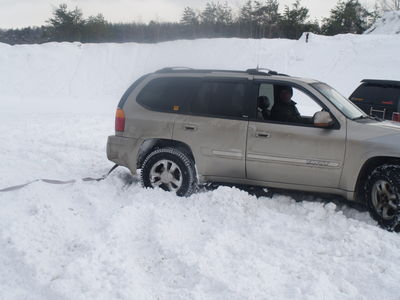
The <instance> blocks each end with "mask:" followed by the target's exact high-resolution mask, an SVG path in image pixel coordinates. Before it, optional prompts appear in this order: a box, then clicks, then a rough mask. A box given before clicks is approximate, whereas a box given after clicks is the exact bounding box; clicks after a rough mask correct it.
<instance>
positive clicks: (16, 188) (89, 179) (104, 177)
mask: <svg viewBox="0 0 400 300" xmlns="http://www.w3.org/2000/svg"><path fill="white" fill-rule="evenodd" d="M117 167H118V165H117V164H115V165H114V166H113V167H112V168H111V169H110V171H108V173H107V174H105V175H103V176H101V177H99V178H92V177H85V178H82V179H81V180H82V181H101V180H104V179H106V178H107V177H108V175H110V174H111V172H112V171H114V170H115V169H116V168H117ZM38 181H42V182H45V183H49V184H68V183H75V182H76V179H72V180H54V179H36V180H32V181H30V182H27V183H24V184H20V185H14V186H10V187H7V188H4V189H1V190H0V193H1V192H11V191H15V190H19V189H22V188H23V187H26V186H27V185H30V184H32V183H34V182H38Z"/></svg>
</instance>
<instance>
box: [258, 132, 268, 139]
mask: <svg viewBox="0 0 400 300" xmlns="http://www.w3.org/2000/svg"><path fill="white" fill-rule="evenodd" d="M256 137H259V138H264V139H267V138H269V137H271V135H270V134H269V133H268V132H264V131H256Z"/></svg>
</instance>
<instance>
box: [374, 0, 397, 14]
mask: <svg viewBox="0 0 400 300" xmlns="http://www.w3.org/2000/svg"><path fill="white" fill-rule="evenodd" d="M379 3H380V5H381V7H382V10H383V11H388V10H400V0H380V1H379Z"/></svg>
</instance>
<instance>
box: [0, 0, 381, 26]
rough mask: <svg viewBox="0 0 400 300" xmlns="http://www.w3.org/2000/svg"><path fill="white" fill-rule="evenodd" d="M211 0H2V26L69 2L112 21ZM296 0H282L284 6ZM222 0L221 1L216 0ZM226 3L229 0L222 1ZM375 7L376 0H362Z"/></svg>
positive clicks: (154, 16) (319, 3) (24, 22)
mask: <svg viewBox="0 0 400 300" xmlns="http://www.w3.org/2000/svg"><path fill="white" fill-rule="evenodd" d="M209 1H210V0H151V1H150V0H60V1H55V0H0V28H17V27H18V28H19V27H27V26H40V25H44V24H45V20H47V19H48V18H49V17H50V16H51V14H52V11H53V10H54V8H56V7H58V5H59V4H60V3H66V4H67V5H68V8H70V9H72V8H75V7H76V6H77V7H79V8H80V9H82V11H83V13H84V16H85V17H88V16H90V15H97V14H99V13H102V14H103V15H104V17H105V19H106V20H107V21H111V22H132V21H135V22H148V21H150V20H158V21H179V19H180V16H181V15H182V11H183V9H184V8H185V7H186V6H189V7H192V8H195V9H202V8H204V6H205V4H206V3H207V2H209ZM294 1H295V0H280V1H279V3H280V9H281V10H282V9H283V8H284V6H285V5H290V4H291V3H293V2H294ZM215 2H218V1H215ZM219 2H220V3H224V2H225V1H223V0H222V1H219ZM227 2H228V4H229V5H230V6H231V7H232V8H235V9H237V8H239V7H240V6H241V5H242V4H243V3H244V2H246V1H245V0H234V1H227ZM360 2H361V3H362V4H364V5H366V6H367V8H369V9H372V8H373V6H374V3H375V1H374V0H361V1H360ZM301 3H302V5H304V6H306V7H308V8H309V9H310V16H311V18H312V19H315V18H317V19H319V20H321V18H323V17H327V16H328V15H329V11H330V10H331V9H332V8H333V7H334V6H335V4H336V3H337V0H302V1H301Z"/></svg>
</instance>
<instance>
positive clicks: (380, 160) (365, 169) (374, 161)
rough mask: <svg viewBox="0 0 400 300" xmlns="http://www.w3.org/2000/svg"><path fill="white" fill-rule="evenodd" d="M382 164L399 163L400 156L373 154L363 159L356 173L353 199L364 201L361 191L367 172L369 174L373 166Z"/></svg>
mask: <svg viewBox="0 0 400 300" xmlns="http://www.w3.org/2000/svg"><path fill="white" fill-rule="evenodd" d="M384 164H398V165H400V158H398V157H391V156H375V157H371V158H369V159H368V160H367V161H365V163H364V164H363V166H362V167H361V170H360V172H359V174H358V177H357V181H356V186H355V200H356V201H357V202H365V198H364V196H363V193H362V192H363V186H364V183H365V180H367V178H368V176H369V174H371V172H372V171H373V170H374V169H375V168H377V167H378V166H381V165H384Z"/></svg>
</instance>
